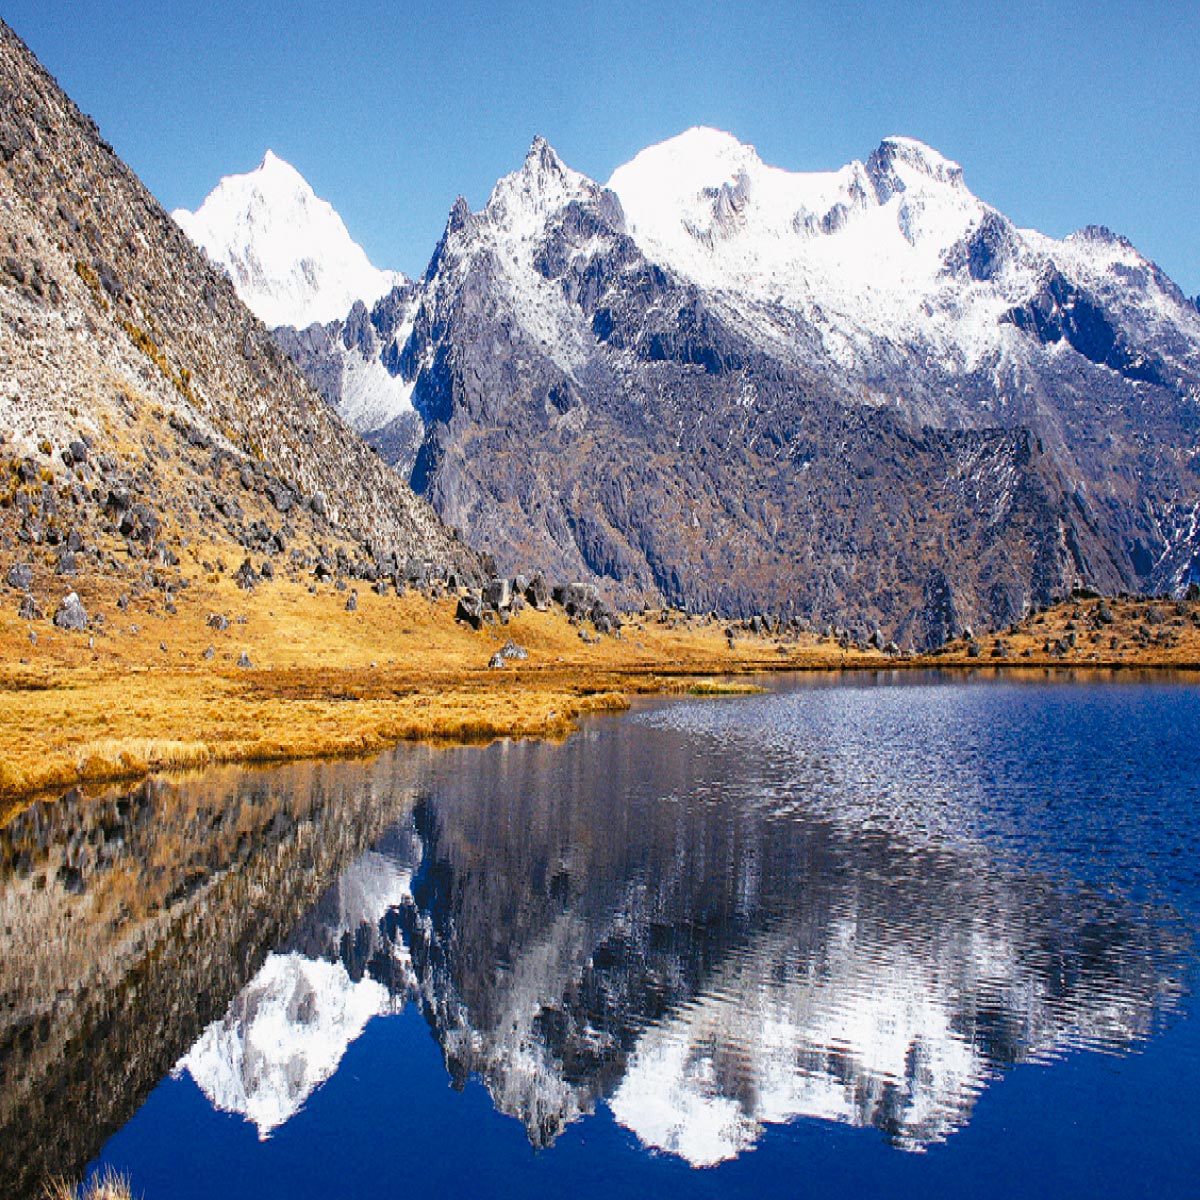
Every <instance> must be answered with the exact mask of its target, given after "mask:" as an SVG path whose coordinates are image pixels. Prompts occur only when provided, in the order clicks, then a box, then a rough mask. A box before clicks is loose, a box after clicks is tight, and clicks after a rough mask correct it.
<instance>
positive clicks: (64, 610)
mask: <svg viewBox="0 0 1200 1200" xmlns="http://www.w3.org/2000/svg"><path fill="white" fill-rule="evenodd" d="M87 623H88V615H87V611H86V610H85V609H84V607H83V604H82V602H81V601H80V599H79V597H78V596H77V595H76V594H75V593H74V592H70V593H69V594H68V595H67V596H66V597H65V598H64V599H63V602H62V603H61V604H60V605H59V606H58V609H57V611H56V612H55V614H54V624H55V625H57V626H58V628H59V629H70V630H79V629H86V628H87Z"/></svg>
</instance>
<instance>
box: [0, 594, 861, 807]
mask: <svg viewBox="0 0 1200 1200" xmlns="http://www.w3.org/2000/svg"><path fill="white" fill-rule="evenodd" d="M95 586H96V587H97V588H101V587H102V585H101V584H97V585H95ZM80 594H81V595H83V596H84V600H85V603H88V602H89V600H91V601H92V603H93V604H95V605H97V606H102V607H103V608H104V609H105V610H106V611H108V612H109V613H110V614H115V618H116V619H113V617H111V616H110V619H109V621H108V623H107V625H106V626H105V628H104V629H103V630H102V631H99V632H95V631H94V632H92V633H64V632H61V631H59V630H57V629H54V628H52V627H51V626H50V625H49V623H48V622H46V621H42V622H36V623H34V624H32V625H31V624H28V623H26V622H23V621H20V620H19V619H18V618H17V616H16V614H15V604H14V603H13V602H12V599H10V600H9V601H8V602H7V603H3V604H2V605H0V662H2V663H3V666H0V797H8V798H9V799H12V798H13V797H15V796H17V795H21V794H24V793H28V792H31V791H35V790H40V789H47V788H53V787H62V786H69V785H72V784H74V783H77V782H80V781H84V780H88V781H95V780H100V779H105V778H116V777H120V776H131V775H138V774H141V773H143V772H145V771H146V770H147V769H152V768H155V767H172V766H189V765H196V764H201V763H207V762H216V761H231V760H266V759H278V758H292V757H307V756H324V755H335V754H346V753H361V752H365V751H370V750H375V749H380V748H382V747H384V746H387V745H389V744H392V743H395V742H396V741H400V740H404V739H454V740H471V739H483V738H491V737H497V736H525V735H555V734H559V735H561V734H564V733H566V732H567V731H568V730H569V729H570V728H571V727H572V722H573V720H574V718H575V717H577V716H579V715H580V714H582V713H585V712H590V711H597V710H600V709H612V708H620V707H623V706H624V705H625V704H626V703H627V696H628V695H629V694H630V693H631V692H638V691H645V690H654V689H660V688H662V687H664V686H671V684H670V679H671V678H672V677H683V676H695V675H708V674H720V673H728V672H739V673H740V672H747V671H757V670H764V669H780V668H784V667H795V668H814V667H826V668H836V667H839V666H844V665H859V664H863V665H865V664H868V663H873V664H875V665H880V664H882V663H883V662H884V661H885V660H884V659H883V657H882V656H881V655H878V654H875V653H864V652H859V651H854V650H850V651H842V650H841V649H839V648H838V647H837V646H836V645H835V644H833V643H824V644H818V641H817V639H816V638H814V637H807V638H804V639H801V640H798V641H789V642H786V643H783V642H779V641H777V640H776V639H772V638H767V637H751V636H749V635H747V636H744V637H739V638H737V639H736V641H735V644H734V647H733V648H732V649H730V647H729V645H728V643H727V641H726V639H725V636H724V632H723V630H724V626H723V625H722V624H719V623H711V624H710V623H707V622H704V621H699V620H692V621H686V620H680V619H677V618H671V619H669V620H668V621H667V622H665V623H664V622H662V621H661V620H660V618H659V615H658V614H655V615H654V616H653V617H650V618H647V619H645V620H644V621H639V622H637V623H636V624H633V625H630V626H627V627H626V629H625V631H624V633H623V635H622V637H621V638H620V639H617V638H613V637H605V638H602V639H600V640H599V642H598V644H587V643H585V642H584V641H583V640H582V639H581V638H580V636H579V630H578V629H576V628H575V627H574V626H572V625H571V624H570V623H569V622H568V620H567V619H566V617H565V616H564V615H563V614H562V613H561V612H560V611H552V612H548V613H539V612H536V611H533V610H531V609H526V610H525V611H523V612H522V613H521V614H520V615H519V616H517V617H515V618H514V619H513V620H512V621H511V623H510V624H509V625H508V626H507V627H501V626H499V625H497V626H494V627H485V628H484V629H482V630H480V631H478V632H477V631H474V630H472V629H470V628H469V627H467V626H465V625H464V624H462V623H461V622H456V621H455V620H454V617H453V614H454V605H455V601H454V599H453V598H452V597H449V596H447V597H443V598H442V599H440V600H437V601H432V600H430V599H428V598H426V597H425V596H424V595H422V594H420V593H417V592H409V593H408V594H406V595H404V596H402V597H397V596H395V595H391V596H387V597H380V596H377V595H375V594H374V592H372V591H370V590H360V591H359V593H358V609H357V611H356V612H347V611H346V599H347V596H348V594H349V592H348V591H347V592H341V591H338V590H336V589H335V588H334V587H333V586H332V585H330V584H326V585H321V586H320V587H319V588H318V589H317V591H316V592H315V593H313V592H310V591H309V589H308V587H307V586H306V585H305V584H303V583H298V582H291V581H289V580H286V579H281V580H279V581H277V582H274V583H264V584H261V585H260V586H259V587H258V588H257V589H256V590H255V591H254V592H253V593H246V592H243V591H240V590H238V589H237V588H236V587H235V586H234V585H233V583H232V582H231V581H230V579H229V577H228V575H225V576H220V577H212V579H211V581H210V579H208V578H205V577H202V576H201V577H194V581H193V584H192V586H191V587H190V588H189V589H187V590H186V591H184V592H182V593H180V594H179V596H178V597H177V606H178V611H177V612H176V613H175V614H174V615H169V614H167V613H166V612H165V611H163V608H162V606H161V604H157V605H156V604H155V603H154V602H153V601H152V600H140V601H139V600H135V601H134V602H133V603H131V605H130V607H129V608H128V609H127V610H125V611H124V612H117V611H116V610H115V604H114V603H105V602H104V598H102V597H101V596H99V595H96V596H94V597H89V596H88V595H87V594H86V592H85V589H84V588H82V587H81V588H80ZM13 599H15V596H14V597H13ZM210 613H222V614H224V615H226V616H227V617H228V618H229V620H230V625H229V628H228V629H227V630H225V631H220V632H219V631H217V630H214V629H212V628H210V627H209V626H208V625H207V616H208V614H210ZM242 616H244V617H245V618H246V620H245V623H244V624H242V623H240V622H239V621H238V618H239V617H242ZM134 627H136V628H137V632H136V633H134V632H132V631H133V629H134ZM31 630H32V631H33V632H34V633H35V634H36V636H37V642H36V644H34V643H32V642H31V641H30V637H29V634H30V631H31ZM509 637H512V638H513V639H514V640H515V641H516V642H518V643H519V644H520V645H521V646H523V647H525V648H526V649H527V650H528V652H529V658H528V659H527V660H526V661H524V662H514V663H511V664H510V665H509V666H508V667H506V668H504V669H503V670H491V669H489V668H488V665H487V664H488V661H489V659H490V658H491V656H492V655H493V654H494V653H495V651H496V650H498V649H499V648H500V647H501V646H502V645H503V644H504V643H505V641H506V640H507V639H508V638H509ZM89 639H90V640H91V641H92V644H91V645H90V646H89ZM163 646H165V647H166V648H165V649H163V648H162V647H163ZM209 646H211V647H213V649H214V651H215V654H214V656H213V657H212V658H211V659H207V660H206V659H205V658H204V657H203V654H204V651H205V650H206V649H207V648H208V647H209ZM243 652H244V653H246V654H247V655H248V656H249V658H250V661H251V663H252V667H251V668H250V669H249V670H247V669H241V668H239V667H238V666H237V662H238V659H239V657H240V655H241V654H242V653H243Z"/></svg>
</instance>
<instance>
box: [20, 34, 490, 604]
mask: <svg viewBox="0 0 1200 1200" xmlns="http://www.w3.org/2000/svg"><path fill="white" fill-rule="evenodd" d="M0 92H2V93H3V97H4V103H3V105H2V106H0V212H2V213H3V228H4V237H5V245H4V246H3V255H2V261H0V377H2V379H3V387H2V388H0V505H2V506H3V507H2V508H0V575H4V576H6V577H8V576H9V574H10V573H11V572H12V571H14V570H15V571H16V575H14V576H12V579H10V583H11V584H13V585H14V586H17V587H18V589H19V590H20V591H22V592H25V593H29V594H30V595H31V596H32V597H33V602H34V603H35V604H39V605H42V606H43V607H44V606H45V605H46V604H50V603H56V602H57V596H56V595H54V593H58V594H61V593H62V591H63V590H64V589H65V588H66V587H67V585H69V586H70V587H73V588H74V589H75V590H77V591H78V592H79V593H80V595H82V596H83V597H84V601H85V606H86V604H87V600H88V593H89V592H90V590H91V589H93V588H94V587H101V585H102V583H103V582H104V581H109V582H114V583H115V584H119V585H120V588H121V590H122V591H123V592H128V593H129V595H131V596H132V595H133V594H134V593H135V592H136V591H138V590H140V591H151V590H153V591H156V592H158V593H159V598H160V600H161V601H162V602H163V603H164V604H167V605H168V606H169V605H170V604H171V603H173V597H174V596H175V595H177V593H178V591H179V589H180V587H181V586H182V585H183V582H184V576H185V574H186V572H185V571H184V567H185V566H186V562H187V561H188V560H191V561H193V562H195V563H196V564H197V566H198V567H200V568H201V569H203V570H205V571H206V572H207V573H216V574H220V573H222V572H223V571H229V572H232V571H233V570H234V569H236V568H237V567H238V565H239V563H240V562H242V560H243V559H245V558H248V557H249V558H252V559H253V562H252V564H251V568H250V570H251V573H252V575H253V576H254V579H257V578H259V577H260V576H261V574H262V573H263V570H264V562H265V563H266V567H265V570H266V571H267V572H271V573H274V572H278V571H283V572H288V573H291V574H293V575H296V576H298V575H299V573H301V572H304V571H307V570H311V569H312V568H313V567H314V565H315V564H316V563H317V562H319V561H322V560H327V562H328V564H329V571H330V574H331V575H332V574H333V573H335V572H338V573H346V572H347V571H351V572H354V573H357V574H360V575H361V574H364V573H367V574H369V573H371V572H376V573H379V572H383V573H387V574H390V575H392V576H404V575H405V574H406V573H407V574H419V573H421V572H425V573H428V572H429V570H430V568H431V567H432V568H435V569H436V570H439V571H441V572H443V573H444V572H445V571H446V570H448V569H454V568H456V567H457V568H458V569H459V570H461V571H465V572H472V571H476V570H477V568H478V563H477V559H476V556H475V555H474V554H473V553H472V552H470V551H467V550H466V549H465V548H464V547H462V546H460V545H458V544H457V543H456V541H455V540H454V538H453V537H452V535H451V534H450V533H449V532H448V531H447V530H446V529H445V528H444V526H443V525H442V524H441V522H440V521H439V520H438V519H437V518H436V517H435V515H434V514H433V513H432V511H431V510H430V509H429V508H428V506H427V505H426V504H424V503H423V502H421V501H419V500H417V499H416V498H415V497H414V496H413V495H412V493H411V491H410V490H409V488H408V487H407V486H406V485H405V484H404V483H403V481H402V480H400V479H399V478H398V477H397V476H396V475H395V473H394V472H391V471H389V470H387V469H386V467H385V466H384V465H383V464H382V463H381V462H380V461H379V460H378V458H377V457H376V456H375V455H374V454H372V453H371V452H370V451H369V450H368V449H367V448H366V447H365V446H364V445H363V444H362V442H361V440H360V439H359V437H358V436H357V435H356V434H355V433H354V431H353V430H351V429H350V428H349V427H348V426H347V425H346V424H345V423H344V422H343V421H342V420H341V419H340V418H339V417H338V416H337V415H336V414H335V413H333V412H332V411H331V410H330V409H329V408H328V406H327V405H326V404H325V403H324V402H323V401H322V400H321V399H320V397H319V396H317V395H316V394H315V393H314V392H313V391H312V390H311V388H310V387H309V386H308V384H307V383H306V382H305V380H304V379H303V378H302V377H301V376H300V374H299V373H298V372H297V371H296V370H295V368H294V367H292V365H291V364H290V363H289V362H288V361H287V360H286V358H285V357H284V356H283V355H281V354H280V353H279V352H278V350H277V349H276V347H275V345H274V344H273V342H272V341H271V338H270V337H269V335H268V333H267V330H266V329H265V328H264V326H263V325H262V324H261V323H260V322H259V321H257V320H256V319H255V318H254V317H253V316H252V315H251V314H250V313H249V312H248V311H247V310H246V308H245V306H244V305H243V304H242V303H241V302H240V300H239V299H238V298H237V296H236V294H235V292H234V289H233V286H232V285H231V283H230V282H229V280H228V279H227V278H226V277H225V276H224V275H222V274H221V273H219V272H217V271H215V270H213V269H212V268H211V267H209V265H208V264H207V263H206V262H205V260H204V258H203V256H202V255H201V254H200V252H199V251H198V250H197V249H196V248H195V247H194V246H193V245H192V243H191V242H190V241H189V240H188V239H187V238H186V237H185V236H184V234H183V233H182V231H181V230H180V229H179V227H178V226H177V225H176V224H175V222H174V221H172V220H171V218H170V217H169V216H168V215H167V214H166V213H165V212H164V211H163V210H162V208H161V207H160V206H159V205H158V204H157V202H156V201H155V200H154V199H153V198H152V197H151V196H150V194H149V193H148V192H147V191H146V189H145V188H144V187H143V186H142V184H141V183H140V182H139V181H138V180H137V178H136V177H135V176H134V175H133V174H132V173H131V172H130V171H129V169H128V168H127V167H126V166H125V165H124V164H123V163H122V162H121V161H120V159H119V158H118V157H117V156H116V154H115V153H114V152H113V150H112V148H111V147H110V146H109V145H108V144H107V143H106V142H105V141H104V140H103V139H102V138H101V136H100V134H99V132H98V130H97V129H96V127H95V125H94V124H93V123H92V122H91V121H90V120H89V119H88V118H87V117H85V116H84V115H83V114H81V113H80V112H79V111H78V109H77V108H76V107H75V106H74V105H73V104H72V103H71V101H70V100H69V99H68V98H67V97H66V96H65V95H64V94H63V93H62V91H61V90H60V89H59V88H58V87H57V85H56V84H55V83H54V81H53V79H51V78H50V76H49V75H47V74H46V72H45V71H44V70H43V69H42V68H41V67H40V66H39V64H38V63H37V62H36V61H35V60H34V58H33V57H32V55H31V54H30V53H29V52H28V50H27V49H26V48H25V46H24V45H23V44H22V43H21V41H20V40H19V39H18V38H17V37H16V36H15V35H14V34H13V33H12V31H11V30H9V29H8V28H7V27H6V26H0ZM201 564H204V565H203V566H201ZM247 582H253V580H251V579H250V578H249V577H247ZM115 598H116V597H115V596H114V597H113V599H115ZM110 619H111V616H110Z"/></svg>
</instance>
